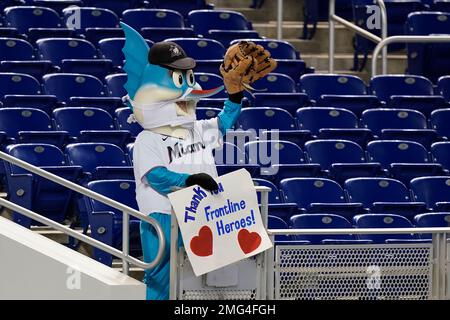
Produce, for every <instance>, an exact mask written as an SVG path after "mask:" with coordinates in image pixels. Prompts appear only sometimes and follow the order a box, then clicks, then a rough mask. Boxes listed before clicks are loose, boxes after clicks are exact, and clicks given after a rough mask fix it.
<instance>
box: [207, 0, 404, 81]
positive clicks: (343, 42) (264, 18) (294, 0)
mask: <svg viewBox="0 0 450 320" xmlns="http://www.w3.org/2000/svg"><path fill="white" fill-rule="evenodd" d="M210 2H211V3H214V4H215V6H216V8H223V9H229V10H234V11H238V12H241V13H242V14H244V15H245V16H246V17H247V18H248V19H249V20H250V21H252V22H253V28H254V29H255V30H257V31H258V32H259V33H260V34H261V35H262V36H265V37H267V38H276V36H277V28H276V16H277V7H276V4H277V1H275V0H267V1H266V3H265V4H264V6H263V8H262V9H259V10H255V9H250V8H249V5H250V3H251V0H210ZM283 19H284V22H283V39H284V40H286V41H289V42H290V43H291V44H292V45H293V46H294V47H295V48H296V49H297V50H298V51H299V52H300V55H301V58H302V59H303V60H305V61H306V63H307V65H308V66H312V67H314V68H316V72H318V73H327V72H328V41H329V29H328V23H326V22H320V23H319V24H318V27H317V31H316V34H315V36H314V38H313V39H312V40H302V39H300V36H301V35H302V34H303V22H302V19H303V1H302V0H284V10H283ZM353 37H354V32H353V31H351V30H349V29H346V28H344V26H342V25H337V26H336V54H335V69H336V72H337V73H345V74H355V75H358V76H360V77H361V78H362V79H364V80H365V81H366V82H367V81H368V80H369V79H370V62H371V56H369V60H368V63H367V65H366V68H365V69H364V70H363V71H362V72H354V71H350V69H351V68H352V66H353V45H352V39H353ZM361 58H362V57H361ZM406 62H407V56H406V54H405V53H404V52H400V53H394V54H389V55H388V72H389V73H404V72H405V68H406ZM380 63H381V62H380Z"/></svg>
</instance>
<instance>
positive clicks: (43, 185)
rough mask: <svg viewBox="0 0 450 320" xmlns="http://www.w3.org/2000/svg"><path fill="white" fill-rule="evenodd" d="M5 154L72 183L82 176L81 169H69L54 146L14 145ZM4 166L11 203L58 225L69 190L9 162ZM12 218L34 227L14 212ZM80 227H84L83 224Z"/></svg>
mask: <svg viewBox="0 0 450 320" xmlns="http://www.w3.org/2000/svg"><path fill="white" fill-rule="evenodd" d="M6 152H7V153H8V154H9V155H11V156H13V157H16V158H19V159H21V160H23V161H26V162H28V163H30V164H32V165H34V166H37V167H41V168H43V169H44V170H46V171H49V172H51V173H53V174H56V175H58V176H60V177H62V178H64V179H67V180H69V181H72V182H75V183H79V182H80V179H81V177H82V169H81V167H77V166H69V165H68V164H67V162H66V159H65V157H64V154H63V153H62V152H61V150H60V149H58V148H57V147H56V146H53V145H49V144H32V143H30V144H15V145H9V146H8V147H6ZM4 164H5V172H6V177H7V187H8V195H9V200H10V201H12V202H14V203H16V204H18V205H20V206H21V207H24V208H27V209H30V210H32V211H34V212H36V213H39V214H41V215H43V216H45V217H47V218H49V219H52V220H55V221H57V222H60V223H62V222H63V221H64V220H65V219H66V217H67V215H68V214H69V205H70V203H71V200H72V194H73V193H72V190H70V189H67V188H66V187H63V186H61V185H59V184H56V183H54V182H51V181H50V180H47V179H45V178H42V177H40V176H37V175H33V174H31V173H30V172H28V171H26V170H24V169H22V168H20V167H17V166H15V165H12V164H10V163H7V162H5V163H4ZM13 219H14V221H15V222H17V223H19V224H20V225H22V226H25V227H30V226H31V225H37V223H36V222H33V221H32V219H30V218H27V217H25V216H22V215H20V214H18V213H13ZM82 224H84V226H86V223H82Z"/></svg>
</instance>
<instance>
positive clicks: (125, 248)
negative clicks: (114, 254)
mask: <svg viewBox="0 0 450 320" xmlns="http://www.w3.org/2000/svg"><path fill="white" fill-rule="evenodd" d="M122 217H123V218H122V252H123V254H124V255H125V256H128V255H129V254H130V215H129V214H128V212H126V211H123V216H122ZM122 272H123V273H124V274H126V275H128V273H129V264H128V261H127V260H125V259H122Z"/></svg>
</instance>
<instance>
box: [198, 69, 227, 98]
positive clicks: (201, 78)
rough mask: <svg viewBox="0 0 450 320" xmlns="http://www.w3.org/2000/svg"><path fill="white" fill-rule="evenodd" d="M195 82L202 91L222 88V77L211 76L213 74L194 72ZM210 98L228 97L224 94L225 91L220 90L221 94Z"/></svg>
mask: <svg viewBox="0 0 450 320" xmlns="http://www.w3.org/2000/svg"><path fill="white" fill-rule="evenodd" d="M195 81H196V82H197V83H198V84H199V85H200V86H201V87H202V88H203V89H210V88H217V87H220V86H223V79H222V77H220V76H218V75H216V74H213V73H206V72H196V73H195ZM211 98H228V95H227V93H226V92H225V90H222V91H221V92H219V93H217V94H215V95H213V96H211Z"/></svg>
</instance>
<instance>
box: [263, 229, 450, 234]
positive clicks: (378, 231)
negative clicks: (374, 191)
mask: <svg viewBox="0 0 450 320" xmlns="http://www.w3.org/2000/svg"><path fill="white" fill-rule="evenodd" d="M267 232H268V234H269V235H274V236H276V235H299V234H308V235H315V234H321V235H323V234H408V233H412V234H418V233H433V234H438V233H449V234H450V228H354V229H352V228H345V229H269V230H267Z"/></svg>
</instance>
